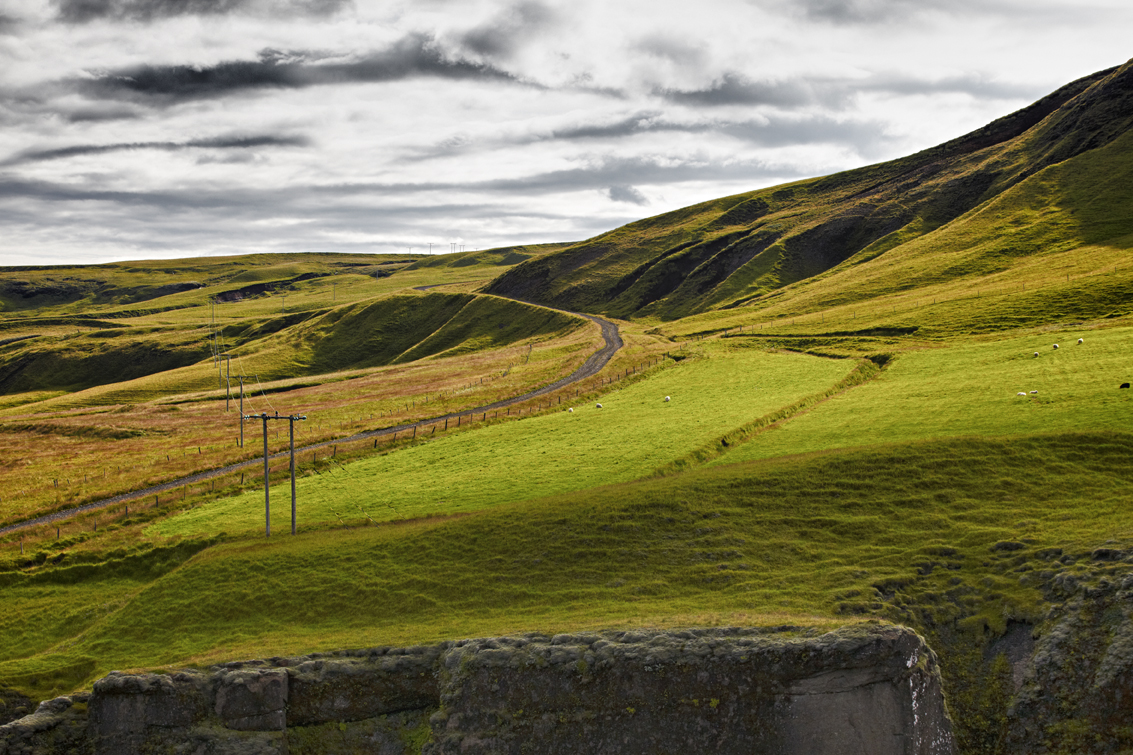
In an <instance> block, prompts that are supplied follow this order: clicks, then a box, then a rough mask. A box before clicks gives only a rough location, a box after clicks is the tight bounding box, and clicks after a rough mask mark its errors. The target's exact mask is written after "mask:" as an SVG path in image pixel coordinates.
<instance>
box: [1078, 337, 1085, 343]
mask: <svg viewBox="0 0 1133 755" xmlns="http://www.w3.org/2000/svg"><path fill="white" fill-rule="evenodd" d="M1085 340H1086V339H1085V338H1079V339H1078V343H1082V342H1083V341H1085Z"/></svg>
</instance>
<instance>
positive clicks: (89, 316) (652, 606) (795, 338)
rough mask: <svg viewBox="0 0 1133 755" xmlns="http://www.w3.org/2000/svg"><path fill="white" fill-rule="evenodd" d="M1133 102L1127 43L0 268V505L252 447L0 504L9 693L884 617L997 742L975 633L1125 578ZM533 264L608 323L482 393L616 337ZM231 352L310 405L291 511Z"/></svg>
mask: <svg viewBox="0 0 1133 755" xmlns="http://www.w3.org/2000/svg"><path fill="white" fill-rule="evenodd" d="M1130 125H1133V64H1127V65H1125V66H1122V67H1120V68H1116V69H1112V70H1109V71H1103V72H1101V73H1099V74H1096V75H1094V76H1090V77H1087V78H1085V79H1082V80H1080V81H1077V82H1074V83H1072V84H1070V85H1067V86H1066V87H1064V88H1062V89H1060V90H1059V91H1057V92H1055V93H1053V94H1052V95H1050V96H1049V97H1046V98H1044V99H1043V100H1040V101H1039V102H1038V103H1036V104H1035V105H1033V106H1031V107H1029V108H1025V109H1024V110H1021V111H1019V112H1018V113H1015V114H1013V115H1011V116H1008V117H1006V118H1003V119H1000V120H999V121H996V122H995V123H992V124H990V125H989V126H987V127H985V128H983V129H980V130H978V131H976V132H973V133H972V134H969V135H967V136H965V137H962V138H960V139H956V140H954V141H952V142H949V143H947V144H944V145H941V146H940V147H937V148H934V149H930V150H926V151H924V152H921V153H918V154H916V155H913V156H910V157H908V158H904V159H902V160H896V161H892V162H889V163H884V164H881V165H875V166H870V167H867V168H862V169H860V170H855V171H849V172H847V173H841V174H837V175H834V176H828V177H824V178H817V179H813V180H808V181H800V182H796V183H793V184H789V185H786V186H780V187H774V188H771V189H765V190H760V191H756V192H751V193H748V194H743V195H737V196H734V197H727V198H723V199H720V200H715V201H713V202H707V203H704V204H701V205H697V206H695V207H690V208H686V209H685V210H681V211H678V212H674V213H668V214H666V215H662V216H659V217H656V218H649V219H646V220H642V221H639V222H637V223H632V224H630V225H628V226H625V227H624V228H620V229H616V230H614V231H611V232H610V233H607V234H603V235H602V236H599V237H596V238H594V239H590V240H587V241H584V242H581V243H576V244H545V245H532V246H526V247H515V248H507V249H498V250H488V251H484V252H468V253H460V254H452V255H438V256H436V257H432V258H422V257H396V258H392V257H391V258H382V257H371V256H367V255H297V256H290V257H284V256H275V255H265V256H252V257H241V258H219V259H199V260H183V261H172V262H149V263H120V264H116V265H107V266H90V267H82V268H26V269H13V268H8V269H0V306H2V309H0V345H2V346H3V351H2V352H0V526H2V525H5V524H12V523H15V522H19V521H21V520H25V519H28V518H30V517H33V516H37V515H41V514H44V513H47V512H53V511H58V510H61V509H65V508H68V507H70V506H74V505H77V504H80V503H84V502H87V501H91V500H96V499H99V498H102V497H105V496H110V495H113V494H116V493H121V492H126V491H131V490H137V489H140V488H142V487H145V486H148V485H152V484H157V483H162V482H169V481H171V480H175V479H178V478H182V477H185V476H188V475H191V474H194V473H202V472H208V471H209V470H214V469H218V468H221V467H224V466H225V465H229V464H233V463H237V462H252V464H250V465H249V466H247V467H244V468H242V469H241V470H234V471H230V472H226V473H225V474H224V475H223V476H221V477H218V478H216V479H211V480H193V481H188V482H186V481H181V482H178V483H177V487H176V489H174V490H166V491H161V496H156V497H153V498H152V499H151V497H150V496H147V497H146V499H144V500H139V499H131V501H130V502H129V504H128V506H127V505H124V504H115V505H113V506H107V507H105V508H102V509H97V510H94V511H89V512H85V513H82V514H80V515H76V516H73V517H70V518H67V519H66V520H64V521H63V522H61V523H59V529H56V528H55V526H54V525H41V526H37V527H34V528H31V529H24V530H19V531H13V532H9V533H6V534H3V535H0V605H2V607H3V609H4V610H2V611H0V700H3V699H7V698H5V697H4V696H5V695H7V694H8V693H7V692H6V691H5V688H13V689H15V690H18V691H21V692H23V693H26V694H27V695H29V696H31V697H36V698H41V697H45V696H47V695H49V694H53V693H63V692H69V691H72V690H74V689H77V688H82V687H84V686H89V684H90V683H91V682H92V680H93V679H95V678H97V677H98V676H99V675H101V674H104V673H106V672H107V671H109V670H111V669H114V668H119V669H125V668H138V667H160V666H165V665H183V664H194V663H196V664H203V663H212V662H216V661H220V660H230V659H233V658H238V657H240V658H243V657H250V656H270V655H283V654H290V653H304V652H309V651H314V650H325V649H332V648H338V647H344V646H373V645H383V644H414V643H419V642H426V641H434V640H439V639H453V638H459V637H467V636H476V635H491V634H502V633H512V632H521V631H529V630H540V631H548V632H560V631H570V630H573V629H582V628H587V629H590V628H609V627H632V626H677V625H712V624H782V623H791V624H796V625H810V626H818V627H830V626H835V625H838V624H843V623H847V622H855V621H863V620H888V621H897V622H902V623H905V624H908V625H910V626H913V627H914V628H916V629H917V630H918V631H920V632H922V633H924V634H925V635H926V636H927V637H929V639H930V641H931V643H932V644H933V647H934V648H935V649H936V651H937V652H938V654H939V655H940V656H941V665H942V669H943V673H944V677H945V685H946V691H947V693H948V695H949V706H950V709H951V710H952V713H953V716H954V719H955V721H956V722H957V728H958V733H959V740H960V743H961V747H962V751H963V752H964V753H973V754H974V753H985V752H996V749H995V748H996V746H997V745H996V741H997V740H996V736H997V731H999V729H997V728H996V727H997V726H1001V725H1002V722H1003V721H1004V720H1005V717H1006V716H1007V715H1008V714H1007V711H1008V710H1009V707H1010V704H1011V699H1012V695H1013V694H1014V692H1013V691H1012V690H1014V689H1015V687H1014V686H1013V685H1014V681H1013V677H1012V676H1011V673H1010V671H1009V670H1006V671H1005V669H1004V666H1003V663H1002V658H1001V656H999V655H997V654H996V652H993V650H994V648H995V647H996V645H995V643H996V642H998V641H999V639H1000V638H1001V637H1003V636H1004V634H1005V632H1007V630H1008V627H1009V626H1012V625H1018V624H1023V625H1026V626H1028V627H1030V628H1031V629H1032V630H1033V631H1034V632H1036V633H1042V632H1044V631H1047V629H1048V628H1049V627H1048V623H1047V622H1049V621H1051V619H1050V617H1051V616H1052V615H1053V614H1054V612H1056V611H1058V610H1062V609H1063V608H1064V605H1063V603H1062V602H1061V601H1064V599H1065V596H1064V595H1062V594H1061V593H1058V592H1057V591H1056V590H1054V589H1053V588H1052V585H1053V584H1055V583H1056V582H1058V581H1059V580H1061V584H1069V583H1070V582H1073V583H1074V584H1079V583H1081V584H1083V585H1085V584H1098V585H1102V584H1103V583H1104V584H1110V583H1111V582H1113V583H1120V582H1121V581H1122V580H1127V579H1129V578H1133V571H1131V570H1133V555H1131V556H1129V557H1128V558H1124V557H1123V558H1124V560H1121V561H1120V562H1118V561H1116V560H1114V558H1116V557H1114V556H1113V554H1117V553H1121V554H1124V553H1130V554H1133V530H1131V528H1130V525H1129V524H1128V522H1127V519H1128V517H1127V509H1128V505H1129V501H1130V494H1129V491H1130V490H1131V489H1133V452H1131V449H1133V443H1131V441H1133V436H1130V434H1129V430H1130V428H1131V427H1133V390H1122V389H1121V388H1119V387H1118V386H1119V385H1121V384H1122V383H1127V382H1130V381H1131V380H1133V362H1131V361H1130V357H1129V355H1130V354H1131V353H1133V264H1131V262H1133V260H1131V259H1130V247H1131V246H1133V213H1131V212H1130V208H1131V207H1133V130H1131V129H1130ZM517 300H520V301H517ZM528 301H531V302H535V303H527V302H528ZM539 303H543V304H551V305H554V306H557V307H562V308H566V309H571V310H579V311H587V312H597V313H605V314H606V315H608V316H616V317H621V318H626V319H624V320H619V321H618V322H617V325H618V327H619V328H620V335H621V339H622V340H623V342H624V345H623V347H622V348H621V349H620V350H619V351H618V352H617V353H616V354H615V356H614V357H613V359H612V361H611V362H610V363H609V364H608V365H607V366H606V367H605V368H604V369H603V370H602V371H601V372H600V373H599V374H597V375H592V376H589V377H587V378H586V380H584V381H583V382H581V383H578V384H574V385H570V386H566V387H558V388H554V390H552V391H551V392H550V393H545V394H542V395H538V396H536V397H534V398H532V399H530V400H528V399H524V403H522V404H521V405H516V406H514V407H509V408H507V409H504V408H502V406H501V407H500V411H494V410H492V411H490V410H489V407H495V406H499V405H498V404H497V403H496V402H500V401H502V400H504V399H507V398H509V397H515V396H520V395H522V394H525V393H526V392H528V391H531V390H533V389H536V388H539V387H541V386H548V385H551V386H552V387H553V386H554V384H555V381H557V380H558V379H559V378H562V377H563V376H565V375H567V374H570V373H571V372H572V371H574V370H575V369H577V368H578V367H579V366H580V365H581V364H583V362H584V361H585V360H586V359H587V358H588V357H589V356H590V355H591V354H592V353H594V352H595V350H596V349H597V348H598V347H599V346H600V345H601V343H602V338H601V335H600V333H599V328H598V326H597V325H595V324H594V323H590V322H587V321H586V320H584V319H582V318H579V317H575V316H572V315H569V314H566V313H563V312H560V311H555V310H552V309H548V308H546V307H543V306H539V305H538V304H539ZM1056 344H1057V345H1058V347H1057V348H1056V347H1055V345H1056ZM217 351H220V352H224V353H226V354H230V355H232V360H231V362H230V363H224V362H218V361H217V360H215V359H214V354H215V353H216V352H217ZM223 367H228V368H231V374H232V375H233V376H235V377H236V378H243V379H244V380H245V382H246V386H245V387H246V388H247V394H246V396H245V400H246V401H247V407H246V409H247V410H248V411H250V412H252V413H260V412H263V413H271V412H273V411H279V412H280V413H287V412H303V413H304V414H306V415H308V421H307V422H301V423H297V424H299V425H300V427H298V428H297V444H299V445H303V444H308V443H311V444H314V443H321V444H324V445H322V446H320V447H318V448H311V449H308V451H307V452H304V453H303V454H301V455H300V458H299V459H298V474H299V479H298V481H297V490H298V508H299V522H300V532H299V535H298V536H296V537H291V536H290V535H284V536H279V532H281V531H283V532H286V531H287V524H288V522H286V519H289V514H290V511H289V506H288V505H287V504H288V503H289V502H290V501H289V494H290V485H289V481H288V479H287V470H286V464H287V463H286V461H282V462H280V463H277V464H276V465H275V466H273V467H272V470H271V473H270V479H269V480H268V483H269V490H270V491H271V500H272V507H273V509H272V515H273V518H275V517H279V516H280V515H283V521H281V520H279V519H276V520H275V521H274V525H275V526H274V527H273V536H272V537H271V538H270V539H264V537H263V533H262V531H261V530H260V528H261V527H262V524H263V516H264V505H263V503H264V502H263V490H264V487H263V486H264V479H263V476H262V475H263V471H262V467H261V466H259V464H258V461H257V460H258V458H259V457H258V454H259V453H261V450H260V449H261V448H262V446H260V445H259V444H260V442H261V439H260V436H259V432H260V427H259V425H258V424H257V425H255V426H254V427H251V428H247V431H248V433H249V437H248V442H247V444H246V445H245V446H244V447H239V446H238V445H237V438H238V437H239V436H238V432H239V427H240V426H239V424H238V419H237V417H236V412H235V408H234V407H229V406H228V404H229V403H231V402H229V401H227V400H226V399H227V398H228V393H229V391H228V390H227V385H225V384H224V380H223V374H222V369H223ZM548 390H550V389H548ZM473 407H484V408H483V409H481V411H479V412H477V414H476V415H472V414H471V409H472V408H473ZM513 408H514V410H515V411H514V413H513V412H512V409H513ZM568 410H569V411H568ZM456 415H461V417H462V421H458V422H457V423H455V426H453V427H449V419H451V418H452V417H454V416H456ZM446 417H447V418H448V419H446ZM277 424H278V425H280V426H281V427H275V428H272V430H271V431H270V434H269V437H268V438H267V439H266V441H267V443H268V445H269V447H270V449H271V451H272V452H276V451H281V450H283V449H285V448H286V447H287V442H288V439H287V433H286V425H285V424H283V423H277ZM412 424H417V428H416V429H414V430H413V432H412V434H410V433H407V432H406V431H405V428H407V427H408V426H410V425H412ZM281 428H282V429H281ZM438 428H439V430H438ZM384 429H388V430H389V431H390V434H392V431H393V430H395V429H400V430H401V431H402V435H401V437H400V439H398V438H397V436H396V435H394V436H393V437H392V438H389V437H388V436H383V438H384V440H382V442H381V443H380V444H379V440H378V438H373V439H372V440H371V438H370V437H365V438H363V439H361V440H357V439H356V440H354V441H351V442H350V443H349V444H348V443H347V442H346V441H345V440H344V439H345V438H347V437H349V436H352V435H354V434H355V433H362V432H366V431H373V430H384ZM418 430H420V433H418ZM430 430H431V431H430ZM371 444H372V445H371ZM158 498H160V500H158ZM1098 554H1101V555H1098ZM1111 557H1112V558H1111ZM1127 574H1128V575H1129V576H1128V577H1127V576H1126V575H1127ZM1091 580H1094V581H1091ZM1099 580H1100V581H1099ZM1099 589H1100V588H1099ZM1111 613H1112V616H1110V618H1109V619H1106V621H1110V624H1109V625H1106V626H1107V627H1110V626H1111V625H1113V626H1116V625H1115V624H1113V622H1119V623H1120V622H1121V621H1126V622H1127V617H1125V618H1122V617H1117V613H1113V612H1111ZM1118 613H1119V612H1118ZM1107 616H1109V614H1107ZM1122 616H1125V615H1124V614H1123V615H1122ZM1114 617H1117V618H1114ZM1099 631H1102V630H1099ZM1104 631H1107V632H1108V631H1109V629H1108V628H1105V629H1104ZM1115 631H1116V630H1115ZM1122 631H1125V630H1122ZM1072 650H1075V652H1077V651H1076V649H1072ZM0 715H3V708H0ZM1057 726H1058V727H1062V728H1061V729H1059V731H1064V730H1065V731H1071V730H1072V731H1073V732H1074V736H1075V737H1078V739H1072V738H1069V739H1066V740H1065V741H1064V742H1061V743H1058V742H1052V744H1051V747H1050V748H1049V750H1050V752H1052V753H1054V752H1064V753H1070V752H1076V751H1081V748H1079V749H1078V750H1075V749H1074V748H1075V746H1076V745H1075V744H1074V743H1075V742H1079V741H1086V739H1089V738H1090V737H1094V736H1095V730H1094V729H1091V728H1090V726H1092V724H1090V723H1089V722H1082V721H1078V720H1070V719H1067V720H1065V721H1060V722H1057ZM1052 731H1053V729H1052ZM1122 736H1125V735H1122Z"/></svg>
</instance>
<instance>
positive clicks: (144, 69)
mask: <svg viewBox="0 0 1133 755" xmlns="http://www.w3.org/2000/svg"><path fill="white" fill-rule="evenodd" d="M428 76H431V77H438V78H446V79H470V80H485V81H500V82H515V81H517V79H516V78H515V77H514V76H512V75H511V74H509V73H507V72H505V71H502V70H500V69H498V68H495V67H493V66H490V65H486V64H482V63H472V62H468V61H465V60H450V59H449V58H447V57H445V56H444V54H442V52H441V51H440V49H438V47H437V46H436V45H435V44H434V42H433V39H432V37H429V36H427V35H423V34H414V35H410V36H407V37H405V38H403V39H401V40H400V41H398V42H397V43H396V44H395V45H393V46H392V47H390V48H389V49H387V50H383V51H381V52H374V53H370V54H368V55H364V56H361V57H356V58H353V59H350V60H347V61H343V60H341V59H339V58H334V59H331V58H330V57H329V56H326V55H319V54H315V53H311V52H286V53H285V52H281V51H278V50H265V51H263V52H261V53H260V57H259V60H254V61H231V62H226V63H220V64H218V65H215V66H211V67H204V68H199V67H195V66H138V67H136V68H132V69H126V70H120V71H113V72H108V73H104V74H101V75H98V76H96V77H95V78H94V79H92V80H88V81H80V82H77V86H78V88H79V89H80V90H81V91H83V92H84V93H86V94H88V95H90V96H93V97H104V98H107V97H109V98H123V97H126V98H130V97H133V98H149V99H151V100H158V101H164V102H180V101H185V100H194V99H205V98H210V97H222V96H225V95H229V94H233V93H235V92H239V91H242V90H250V89H270V88H274V89H298V88H302V87H310V86H318V85H329V84H346V83H371V82H386V81H398V80H402V79H410V78H417V77H428Z"/></svg>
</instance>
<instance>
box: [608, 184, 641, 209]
mask: <svg viewBox="0 0 1133 755" xmlns="http://www.w3.org/2000/svg"><path fill="white" fill-rule="evenodd" d="M607 196H609V197H610V199H611V200H612V201H614V202H628V203H629V204H636V205H646V204H649V200H648V199H646V198H645V195H644V194H642V193H641V192H640V191H638V190H637V189H635V188H633V187H632V186H611V187H610V188H609V189H608V190H607Z"/></svg>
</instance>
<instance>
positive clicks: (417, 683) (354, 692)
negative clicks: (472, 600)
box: [287, 645, 447, 726]
mask: <svg viewBox="0 0 1133 755" xmlns="http://www.w3.org/2000/svg"><path fill="white" fill-rule="evenodd" d="M445 647H447V646H444V645H438V646H434V647H430V648H428V649H427V651H426V652H424V653H407V652H403V651H392V652H388V653H383V654H381V655H375V656H373V657H363V658H326V659H323V658H319V659H313V660H309V661H306V662H305V663H300V664H299V665H297V666H294V667H291V668H289V669H288V670H287V673H288V675H289V689H290V704H289V706H288V710H287V721H288V724H289V725H297V726H310V725H313V724H323V723H328V722H331V721H361V720H363V719H367V718H373V717H375V716H382V715H386V714H389V713H397V712H400V711H407V710H421V709H425V708H429V707H432V706H435V705H436V702H437V699H438V698H439V696H440V693H439V691H438V689H437V679H436V665H437V662H438V659H439V658H440V655H441V652H442V651H443V650H444V649H445Z"/></svg>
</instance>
